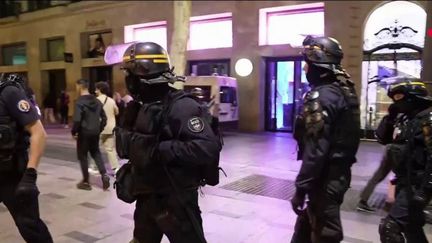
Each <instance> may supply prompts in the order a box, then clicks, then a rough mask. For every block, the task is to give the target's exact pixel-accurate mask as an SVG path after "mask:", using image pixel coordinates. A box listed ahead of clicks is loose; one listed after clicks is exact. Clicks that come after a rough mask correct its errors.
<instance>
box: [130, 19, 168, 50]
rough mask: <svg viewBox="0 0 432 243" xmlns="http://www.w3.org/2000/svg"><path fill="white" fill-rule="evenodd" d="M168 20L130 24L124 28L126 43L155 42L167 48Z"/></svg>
mask: <svg viewBox="0 0 432 243" xmlns="http://www.w3.org/2000/svg"><path fill="white" fill-rule="evenodd" d="M166 25H167V23H166V21H159V22H152V23H144V24H136V25H128V26H125V27H124V28H125V29H124V32H125V33H124V34H125V36H124V39H125V43H128V42H133V41H141V42H147V41H149V42H155V43H157V44H159V45H161V46H162V47H163V48H165V49H167V27H166Z"/></svg>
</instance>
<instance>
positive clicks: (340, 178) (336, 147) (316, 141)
mask: <svg viewBox="0 0 432 243" xmlns="http://www.w3.org/2000/svg"><path fill="white" fill-rule="evenodd" d="M303 44H304V46H305V59H306V62H307V63H308V69H307V70H306V75H307V78H308V81H309V83H310V85H311V86H312V90H311V91H309V92H308V93H307V94H306V97H305V100H304V107H303V113H302V115H301V116H300V118H302V117H303V118H304V121H297V122H296V124H297V131H299V130H300V131H301V130H302V129H301V128H300V127H299V124H304V126H305V128H304V132H305V134H303V136H299V134H296V137H297V138H298V139H299V141H298V142H299V143H300V144H301V146H300V147H301V148H302V151H303V154H302V155H301V157H302V160H303V163H302V166H301V169H300V172H299V174H298V176H297V179H296V182H295V185H296V194H295V196H294V197H293V199H292V204H293V209H294V210H295V212H296V213H297V214H298V215H299V216H298V219H297V223H296V226H295V233H294V235H293V238H292V241H291V242H292V243H311V242H313V243H336V242H341V241H342V239H343V231H342V225H341V221H340V205H341V204H342V202H343V198H344V194H345V192H346V191H347V190H348V188H349V186H350V182H351V165H352V164H353V163H354V162H356V158H355V155H356V153H357V149H358V146H359V137H360V121H359V119H360V117H359V104H358V100H357V95H356V93H355V90H354V85H353V83H352V82H351V81H349V80H347V79H346V78H347V77H348V75H347V74H346V73H345V72H344V70H343V69H342V68H341V67H340V60H341V58H342V50H341V48H340V46H339V44H338V43H337V41H336V40H334V39H331V38H327V37H321V38H310V37H308V38H307V39H306V40H305V42H304V43H303ZM317 51H318V53H314V52H317ZM311 52H312V53H311ZM319 52H326V55H325V57H324V56H322V59H320V58H317V57H319V56H320V55H321V53H319ZM326 57H330V58H333V59H330V60H326V59H325V58H326ZM320 61H322V62H325V63H324V64H322V63H321V62H320ZM339 74H340V75H341V76H342V77H339ZM306 195H307V196H308V198H309V202H308V204H307V209H305V210H303V206H304V202H305V196H306Z"/></svg>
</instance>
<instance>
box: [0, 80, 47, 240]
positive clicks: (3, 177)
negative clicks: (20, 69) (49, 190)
mask: <svg viewBox="0 0 432 243" xmlns="http://www.w3.org/2000/svg"><path fill="white" fill-rule="evenodd" d="M19 80H20V78H19V77H17V76H13V75H10V76H9V77H5V75H0V101H1V102H0V202H3V203H4V204H5V206H6V207H7V208H8V210H9V212H10V214H11V215H12V218H13V219H14V221H15V224H16V225H17V227H18V230H19V232H20V233H21V235H22V237H23V238H24V240H25V241H26V242H30V243H34V242H38V243H50V242H53V241H52V238H51V235H50V233H49V231H48V228H47V226H46V225H45V223H44V222H43V221H42V220H41V219H40V216H39V203H38V195H39V190H38V187H37V185H36V179H37V167H38V165H39V161H40V158H41V156H42V153H43V151H44V148H45V140H46V133H45V130H44V128H43V126H42V123H41V121H40V112H38V109H37V108H36V107H35V106H34V105H33V104H32V102H31V101H30V100H29V98H28V97H26V93H25V89H24V86H23V85H24V84H23V82H20V81H19ZM29 148H30V153H28V149H29Z"/></svg>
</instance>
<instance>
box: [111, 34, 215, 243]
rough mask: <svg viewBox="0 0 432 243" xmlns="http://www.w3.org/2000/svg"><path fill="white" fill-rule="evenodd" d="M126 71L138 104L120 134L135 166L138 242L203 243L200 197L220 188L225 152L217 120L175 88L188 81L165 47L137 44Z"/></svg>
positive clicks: (127, 59) (130, 107) (133, 105)
mask: <svg viewBox="0 0 432 243" xmlns="http://www.w3.org/2000/svg"><path fill="white" fill-rule="evenodd" d="M108 51H109V50H108ZM122 65H123V69H124V70H125V73H126V86H127V88H128V90H129V92H130V94H131V95H132V96H133V98H134V101H132V102H130V103H129V104H128V107H127V108H126V110H125V117H124V120H123V122H121V123H122V124H121V126H120V128H118V129H116V137H117V139H118V140H117V145H120V146H118V147H117V149H118V154H119V155H120V156H122V157H127V158H129V160H130V165H131V167H132V169H131V173H132V174H131V176H132V178H133V180H132V181H133V183H134V184H133V190H132V195H133V196H134V197H135V198H136V209H135V215H134V221H135V229H134V233H133V234H134V239H133V240H132V241H131V242H139V243H156V242H160V241H161V239H162V236H163V235H166V236H167V237H168V239H169V240H170V242H173V243H181V242H184V243H186V242H187V243H204V242H206V240H205V237H204V232H203V227H202V219H201V211H200V209H199V205H198V190H199V187H200V186H202V185H205V184H209V185H215V184H217V183H218V174H219V168H218V162H219V153H220V150H221V147H222V145H221V142H220V139H219V137H218V136H217V134H215V132H214V131H213V129H212V124H210V123H211V120H212V119H211V115H210V114H209V113H208V110H206V109H203V107H202V106H200V105H199V104H198V102H196V101H195V100H194V99H193V97H191V96H190V95H188V94H186V93H185V92H184V91H182V90H176V89H174V88H171V87H170V86H169V84H170V83H173V82H175V81H179V80H180V79H181V78H180V77H178V76H175V74H174V73H173V68H172V67H171V65H170V60H169V56H168V54H167V52H166V50H164V49H163V48H162V47H161V46H160V45H158V44H156V43H152V42H145V43H133V44H132V45H131V46H129V47H128V48H127V49H126V51H125V53H124V55H123V63H122ZM123 167H124V166H123ZM123 167H122V169H120V171H119V172H118V173H117V175H120V174H122V173H123V171H124V169H123ZM124 168H126V167H124ZM122 177H123V176H118V179H117V182H116V183H118V185H121V184H122V181H121V178H122ZM118 193H119V192H118Z"/></svg>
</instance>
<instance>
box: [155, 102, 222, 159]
mask: <svg viewBox="0 0 432 243" xmlns="http://www.w3.org/2000/svg"><path fill="white" fill-rule="evenodd" d="M168 124H169V128H170V130H171V133H172V135H173V139H171V140H166V141H162V142H160V144H159V146H158V152H159V155H160V156H159V157H160V159H161V160H162V161H161V162H162V163H165V164H170V163H178V164H181V165H186V166H201V165H205V164H208V163H210V162H211V161H214V160H215V159H217V158H218V156H219V152H220V150H219V149H220V147H219V144H218V141H219V139H218V138H217V137H216V135H215V134H214V133H213V131H212V129H211V127H210V124H209V122H208V121H207V120H206V119H205V116H204V114H202V112H201V108H200V107H199V104H198V103H197V102H196V101H194V100H193V99H191V98H183V99H180V100H177V101H176V102H175V103H174V104H173V105H172V109H171V111H170V112H169V114H168Z"/></svg>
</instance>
